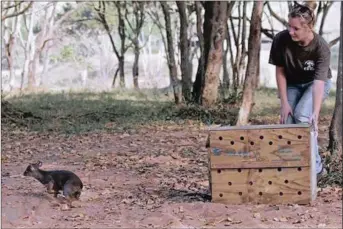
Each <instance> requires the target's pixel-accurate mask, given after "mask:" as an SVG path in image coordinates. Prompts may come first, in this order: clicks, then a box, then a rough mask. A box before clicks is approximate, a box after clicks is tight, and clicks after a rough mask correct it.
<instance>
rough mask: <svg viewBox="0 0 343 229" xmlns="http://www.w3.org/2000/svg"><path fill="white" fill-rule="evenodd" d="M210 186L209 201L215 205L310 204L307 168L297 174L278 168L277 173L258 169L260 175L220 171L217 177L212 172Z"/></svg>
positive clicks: (256, 171) (216, 171)
mask: <svg viewBox="0 0 343 229" xmlns="http://www.w3.org/2000/svg"><path fill="white" fill-rule="evenodd" d="M286 180H287V181H288V182H287V183H285V181H286ZM229 182H231V185H229ZM249 182H252V185H251V184H250V183H249ZM269 182H271V184H270V183H269ZM211 186H212V201H213V202H218V203H226V204H241V203H248V202H250V203H265V204H286V203H297V204H307V203H309V202H310V201H311V187H310V168H309V167H301V171H299V170H298V168H282V169H281V171H278V170H277V169H262V171H261V172H259V170H258V169H241V171H240V172H238V170H237V169H221V170H220V173H218V170H216V169H212V170H211ZM239 192H241V195H240V193H239ZM260 192H261V193H262V195H260V194H259V193H260ZM280 192H282V196H281V195H280ZM298 192H301V195H299V194H300V193H299V194H298ZM220 195H222V197H221V196H220Z"/></svg>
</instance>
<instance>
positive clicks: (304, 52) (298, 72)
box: [269, 30, 332, 84]
mask: <svg viewBox="0 0 343 229" xmlns="http://www.w3.org/2000/svg"><path fill="white" fill-rule="evenodd" d="M330 55H331V52H330V47H329V45H328V44H327V43H326V41H325V40H324V39H323V38H322V37H321V36H319V35H318V34H317V33H314V38H313V40H312V41H311V42H310V44H309V45H307V46H305V47H304V46H300V45H298V44H297V43H296V42H294V41H293V40H292V38H291V36H290V35H289V32H288V30H284V31H281V32H279V33H278V34H276V36H275V37H274V40H273V43H272V47H271V50H270V56H269V63H270V64H273V65H276V66H280V67H284V70H285V76H286V81H287V83H290V84H300V83H308V82H311V81H313V80H315V79H316V80H323V81H326V80H327V79H330V78H331V77H332V75H331V70H330Z"/></svg>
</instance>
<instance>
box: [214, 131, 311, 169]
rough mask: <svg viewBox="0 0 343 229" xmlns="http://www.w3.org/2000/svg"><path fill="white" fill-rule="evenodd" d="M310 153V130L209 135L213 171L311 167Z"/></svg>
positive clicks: (227, 132) (237, 132) (230, 132)
mask: <svg viewBox="0 0 343 229" xmlns="http://www.w3.org/2000/svg"><path fill="white" fill-rule="evenodd" d="M261 136H262V137H263V139H261V138H260V137H261ZM241 137H243V138H244V139H243V140H242V139H241ZM298 137H301V138H300V139H299V138H298ZM289 143H290V144H289ZM310 153H311V147H310V131H309V129H308V128H299V127H298V128H289V129H287V128H279V129H253V130H226V131H213V132H211V133H210V157H211V168H260V167H280V166H282V167H296V166H310Z"/></svg>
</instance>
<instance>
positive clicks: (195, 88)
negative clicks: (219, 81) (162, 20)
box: [192, 1, 210, 104]
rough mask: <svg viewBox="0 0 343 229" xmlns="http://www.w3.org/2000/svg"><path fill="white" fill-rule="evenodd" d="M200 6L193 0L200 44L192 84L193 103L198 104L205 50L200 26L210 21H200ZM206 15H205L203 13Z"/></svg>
mask: <svg viewBox="0 0 343 229" xmlns="http://www.w3.org/2000/svg"><path fill="white" fill-rule="evenodd" d="M201 10H202V6H201V3H200V2H198V1H195V12H196V17H197V23H196V27H197V35H198V39H199V46H200V58H199V61H198V70H197V73H196V76H195V82H194V84H193V92H192V94H193V100H194V102H195V103H197V104H200V98H201V91H202V90H203V87H204V74H205V53H204V52H205V51H204V48H205V47H204V46H205V45H204V34H203V32H202V29H201V26H202V25H203V28H204V29H205V28H207V27H208V25H207V24H209V23H210V22H209V20H207V21H206V22H204V24H203V23H202V14H201ZM205 17H206V15H205Z"/></svg>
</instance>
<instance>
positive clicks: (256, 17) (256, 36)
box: [236, 1, 263, 125]
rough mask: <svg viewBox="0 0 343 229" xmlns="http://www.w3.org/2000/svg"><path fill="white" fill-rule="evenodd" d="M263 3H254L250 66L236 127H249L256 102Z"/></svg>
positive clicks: (249, 53) (250, 37)
mask: <svg viewBox="0 0 343 229" xmlns="http://www.w3.org/2000/svg"><path fill="white" fill-rule="evenodd" d="M262 9H263V2H262V1H256V2H254V6H253V11H252V15H251V24H250V34H249V41H248V66H247V70H246V75H245V80H244V89H243V101H242V105H241V108H240V110H239V114H238V119H237V123H236V125H247V124H248V118H249V115H250V112H251V110H252V106H253V101H254V88H253V87H254V80H255V79H254V78H256V76H257V71H258V66H257V65H256V62H257V60H258V56H259V55H260V53H259V50H260V46H261V18H262Z"/></svg>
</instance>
